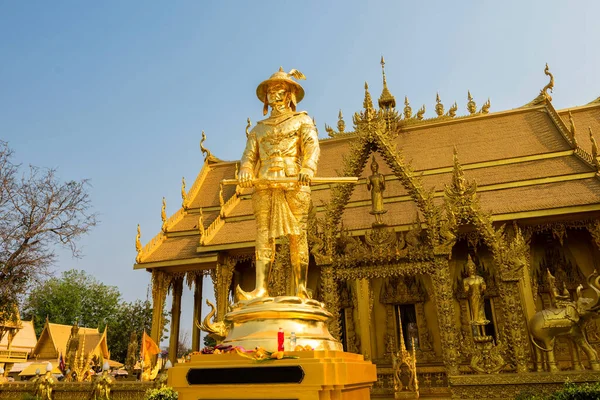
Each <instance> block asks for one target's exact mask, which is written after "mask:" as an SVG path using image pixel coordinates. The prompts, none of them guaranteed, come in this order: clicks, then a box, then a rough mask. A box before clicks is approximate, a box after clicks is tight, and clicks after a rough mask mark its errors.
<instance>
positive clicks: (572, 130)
mask: <svg viewBox="0 0 600 400" xmlns="http://www.w3.org/2000/svg"><path fill="white" fill-rule="evenodd" d="M575 132H576V131H575V120H573V115H572V114H571V110H569V138H570V139H571V142H572V143H573V145H574V146H575V147H577V138H576V137H575Z"/></svg>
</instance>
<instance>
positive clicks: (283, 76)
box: [256, 67, 306, 103]
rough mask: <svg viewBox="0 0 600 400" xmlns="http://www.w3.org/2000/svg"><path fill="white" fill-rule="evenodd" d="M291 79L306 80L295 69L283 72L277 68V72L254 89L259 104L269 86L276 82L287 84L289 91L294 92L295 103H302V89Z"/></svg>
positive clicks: (262, 100)
mask: <svg viewBox="0 0 600 400" xmlns="http://www.w3.org/2000/svg"><path fill="white" fill-rule="evenodd" d="M292 78H296V79H298V80H300V79H306V76H304V74H303V73H302V72H300V71H298V70H297V69H292V70H291V71H290V72H285V71H284V70H283V67H279V71H277V72H275V73H274V74H273V75H271V76H270V77H269V79H267V80H265V81H262V82H261V83H260V85H258V87H257V88H256V96H257V97H258V99H259V100H260V101H261V102H264V101H265V97H266V95H267V88H268V87H269V85H271V84H273V83H276V82H283V83H287V84H288V86H289V87H290V89H291V90H294V91H295V92H296V102H298V103H300V101H302V99H303V98H304V89H303V88H302V86H300V84H299V83H298V82H296V81H294V80H293V79H292Z"/></svg>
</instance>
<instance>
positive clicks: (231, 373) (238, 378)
mask: <svg viewBox="0 0 600 400" xmlns="http://www.w3.org/2000/svg"><path fill="white" fill-rule="evenodd" d="M186 379H187V382H188V384H189V385H232V384H240V385H247V384H273V383H301V382H302V380H303V379H304V370H303V369H302V367H301V366H300V365H282V366H271V365H270V366H264V367H237V368H190V370H189V371H188V373H187V375H186Z"/></svg>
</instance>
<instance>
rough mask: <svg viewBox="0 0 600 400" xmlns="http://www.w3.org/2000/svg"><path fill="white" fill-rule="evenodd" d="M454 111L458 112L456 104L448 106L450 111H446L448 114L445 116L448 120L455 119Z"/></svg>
mask: <svg viewBox="0 0 600 400" xmlns="http://www.w3.org/2000/svg"><path fill="white" fill-rule="evenodd" d="M456 111H458V104H457V103H456V102H454V104H452V106H450V109H449V110H448V113H447V114H446V115H447V116H448V117H450V118H454V117H456Z"/></svg>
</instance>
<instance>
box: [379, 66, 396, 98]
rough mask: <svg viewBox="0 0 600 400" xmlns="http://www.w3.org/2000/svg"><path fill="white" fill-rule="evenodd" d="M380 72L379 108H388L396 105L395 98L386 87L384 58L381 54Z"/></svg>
mask: <svg viewBox="0 0 600 400" xmlns="http://www.w3.org/2000/svg"><path fill="white" fill-rule="evenodd" d="M381 73H382V74H383V90H382V91H381V96H379V101H378V103H379V108H384V109H390V108H395V107H396V99H395V98H394V96H392V93H391V92H390V90H389V89H388V87H387V80H386V78H385V60H384V59H383V56H381Z"/></svg>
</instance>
